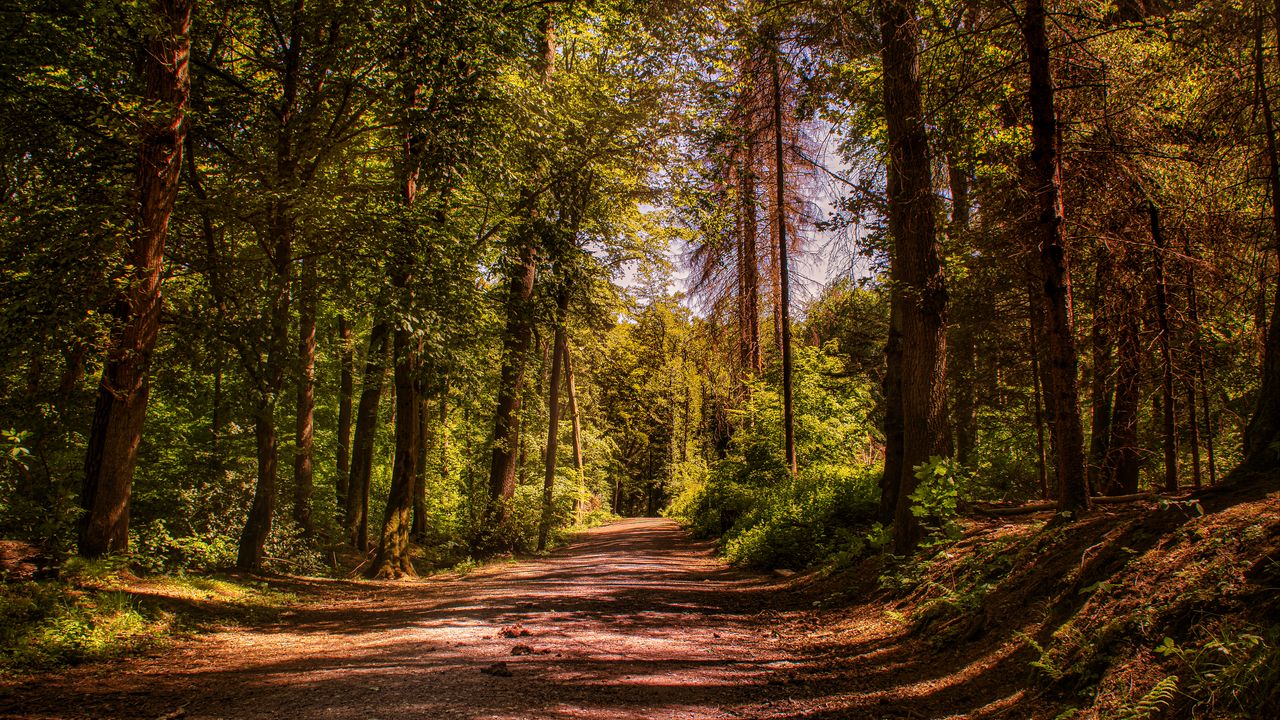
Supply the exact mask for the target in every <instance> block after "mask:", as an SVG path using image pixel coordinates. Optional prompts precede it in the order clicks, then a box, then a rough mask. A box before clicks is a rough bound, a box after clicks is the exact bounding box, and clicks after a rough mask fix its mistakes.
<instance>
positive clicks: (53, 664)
mask: <svg viewBox="0 0 1280 720" xmlns="http://www.w3.org/2000/svg"><path fill="white" fill-rule="evenodd" d="M296 600H297V598H296V597H295V596H293V595H291V594H289V593H283V592H279V591H277V590H273V589H271V588H270V587H269V586H268V585H267V584H266V583H264V582H261V581H254V580H249V579H240V578H232V577H208V576H184V575H168V576H154V577H147V578H138V577H134V576H133V575H131V574H129V573H128V572H127V571H125V570H123V568H122V567H121V566H120V565H119V563H113V562H111V561H106V562H85V561H82V560H72V561H69V562H68V563H67V565H66V566H65V567H64V568H63V573H62V577H61V578H60V579H58V580H38V581H27V582H17V583H7V584H3V585H0V673H4V674H22V673H29V672H35V671H43V670H51V669H56V668H59V667H65V666H68V665H77V664H80V663H85V662H92V661H99V660H106V659H111V658H117V657H122V656H125V655H130V654H135V653H139V652H143V651H146V650H148V649H150V648H153V647H155V646H157V645H159V644H163V643H164V642H166V641H167V640H170V639H172V638H174V637H179V636H183V635H187V634H190V633H192V632H197V631H200V630H206V629H210V628H213V627H217V626H220V625H227V624H235V623H239V622H257V621H262V620H264V619H269V618H270V617H272V616H274V615H276V614H278V612H279V611H280V610H281V609H283V608H284V607H286V606H288V605H290V604H292V603H294V602H296Z"/></svg>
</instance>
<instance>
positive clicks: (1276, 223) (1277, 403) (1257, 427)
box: [1244, 0, 1280, 470]
mask: <svg viewBox="0 0 1280 720" xmlns="http://www.w3.org/2000/svg"><path fill="white" fill-rule="evenodd" d="M1270 15H1271V20H1272V22H1273V26H1272V28H1271V29H1272V31H1273V32H1274V34H1275V37H1276V39H1277V40H1280V0H1276V2H1275V3H1274V4H1273V7H1272V12H1271V13H1270ZM1266 16H1267V13H1265V12H1263V11H1262V9H1261V0H1259V10H1258V12H1257V14H1256V25H1255V27H1256V32H1255V43H1254V75H1255V80H1254V86H1255V88H1256V90H1255V91H1256V93H1257V96H1258V101H1259V104H1260V105H1261V106H1262V120H1263V136H1264V140H1265V144H1266V166H1267V190H1268V198H1269V200H1270V204H1271V207H1270V210H1271V213H1270V215H1271V217H1270V221H1271V223H1270V224H1271V227H1270V235H1271V237H1270V240H1271V248H1272V251H1273V252H1274V253H1275V254H1276V256H1277V257H1280V143H1277V140H1276V132H1277V128H1276V120H1275V110H1274V108H1273V106H1272V102H1271V92H1270V89H1269V88H1270V84H1269V83H1268V81H1267V75H1268V73H1267V71H1266V54H1265V52H1264V43H1263V39H1262V38H1263V23H1264V18H1265V17H1266ZM1276 62H1277V64H1280V45H1278V46H1277V48H1276ZM1272 283H1273V285H1274V287H1273V288H1272V289H1271V291H1272V293H1273V294H1274V299H1273V301H1272V303H1271V313H1270V315H1271V320H1270V324H1269V325H1268V327H1267V332H1266V343H1265V345H1264V350H1263V356H1262V383H1261V387H1259V388H1258V402H1257V405H1256V406H1255V407H1254V411H1253V415H1252V416H1251V417H1250V418H1249V424H1248V425H1247V426H1246V427H1245V432H1244V452H1245V462H1244V464H1245V465H1246V466H1248V467H1249V468H1252V469H1255V470H1264V469H1270V468H1275V467H1278V466H1280V275H1276V276H1275V278H1274V279H1273V280H1272Z"/></svg>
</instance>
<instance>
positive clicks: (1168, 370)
mask: <svg viewBox="0 0 1280 720" xmlns="http://www.w3.org/2000/svg"><path fill="white" fill-rule="evenodd" d="M1147 211H1148V213H1149V215H1150V217H1151V240H1152V243H1153V245H1154V246H1155V247H1154V248H1153V253H1154V255H1155V271H1156V323H1157V325H1158V327H1159V329H1160V369H1161V371H1162V383H1161V391H1162V393H1163V398H1164V402H1163V406H1164V417H1163V418H1162V419H1163V430H1164V432H1163V435H1164V489H1165V490H1167V491H1168V492H1177V491H1178V419H1177V408H1176V406H1175V404H1174V403H1175V400H1174V394H1173V349H1172V346H1171V343H1170V337H1169V297H1168V293H1167V292H1166V288H1165V276H1164V246H1165V243H1164V231H1163V228H1162V227H1161V225H1160V208H1158V207H1156V204H1155V202H1153V201H1148V202H1147Z"/></svg>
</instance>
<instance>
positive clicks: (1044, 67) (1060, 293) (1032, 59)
mask: <svg viewBox="0 0 1280 720" xmlns="http://www.w3.org/2000/svg"><path fill="white" fill-rule="evenodd" d="M1022 35H1023V39H1024V41H1025V43H1026V51H1027V61H1028V64H1029V66H1030V85H1029V88H1028V91H1027V96H1028V99H1029V101H1030V105H1031V157H1030V163H1029V165H1028V168H1027V174H1028V182H1029V185H1030V190H1031V192H1032V195H1033V198H1034V200H1035V203H1036V209H1037V212H1038V218H1037V221H1036V225H1035V233H1034V238H1035V241H1036V243H1037V245H1038V252H1039V256H1040V266H1039V269H1040V277H1039V279H1040V282H1041V289H1042V291H1043V300H1042V302H1043V307H1044V316H1045V327H1044V330H1043V332H1044V338H1045V339H1046V340H1047V345H1048V356H1049V362H1048V365H1049V367H1048V373H1047V376H1048V378H1049V379H1050V382H1049V383H1046V385H1045V390H1046V392H1045V398H1046V401H1047V405H1048V407H1049V409H1050V411H1051V413H1052V418H1053V419H1052V422H1053V424H1054V427H1055V428H1056V432H1055V433H1054V452H1055V455H1056V460H1057V462H1056V464H1055V465H1056V470H1057V477H1058V508H1059V510H1061V511H1063V512H1068V513H1078V512H1080V511H1082V510H1087V509H1088V507H1089V488H1088V482H1087V478H1086V475H1085V463H1084V431H1083V427H1082V424H1081V420H1080V403H1079V387H1078V382H1079V369H1078V362H1077V358H1076V345H1075V335H1074V330H1073V328H1072V316H1071V274H1070V271H1069V265H1070V264H1069V260H1068V254H1067V246H1066V236H1065V235H1066V234H1065V231H1064V228H1063V224H1064V222H1065V220H1064V218H1063V211H1062V179H1061V169H1060V164H1059V159H1058V117H1057V108H1056V107H1055V102H1054V85H1053V72H1052V68H1051V67H1050V57H1049V40H1048V33H1047V30H1046V13H1045V8H1044V0H1027V6H1026V12H1025V13H1024V15H1023V17H1022Z"/></svg>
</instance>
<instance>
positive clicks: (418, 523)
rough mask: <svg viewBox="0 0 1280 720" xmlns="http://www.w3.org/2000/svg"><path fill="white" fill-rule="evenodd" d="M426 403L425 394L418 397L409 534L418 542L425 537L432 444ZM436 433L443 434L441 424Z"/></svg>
mask: <svg viewBox="0 0 1280 720" xmlns="http://www.w3.org/2000/svg"><path fill="white" fill-rule="evenodd" d="M441 392H443V391H441ZM427 405H428V403H427V398H426V397H425V396H424V397H420V398H418V479H417V480H416V481H415V482H414V486H413V527H412V529H411V530H410V534H411V536H412V537H413V539H414V540H416V541H418V542H422V541H424V540H425V539H426V537H427V465H428V464H429V463H428V460H427V452H428V451H429V450H430V448H431V445H432V443H431V432H430V431H429V428H430V427H431V421H430V418H428V412H429V410H428V407H427ZM438 433H439V434H440V435H443V433H444V427H443V426H441V427H440V430H439V431H438Z"/></svg>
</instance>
